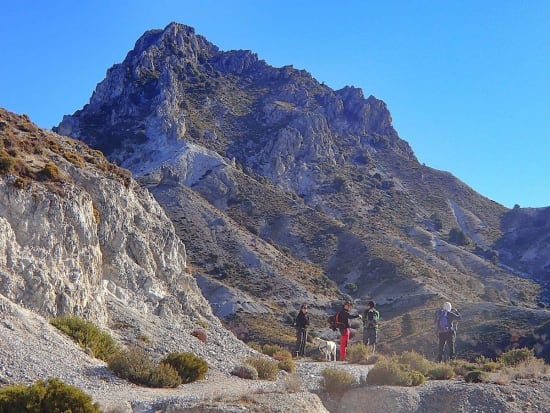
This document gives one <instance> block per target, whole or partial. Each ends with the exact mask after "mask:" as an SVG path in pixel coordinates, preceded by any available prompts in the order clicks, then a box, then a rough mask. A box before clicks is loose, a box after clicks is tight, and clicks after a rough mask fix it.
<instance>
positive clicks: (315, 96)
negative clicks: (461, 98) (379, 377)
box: [57, 23, 546, 337]
mask: <svg viewBox="0 0 550 413" xmlns="http://www.w3.org/2000/svg"><path fill="white" fill-rule="evenodd" d="M57 131H59V132H60V133H61V134H64V135H70V136H73V137H76V138H78V139H81V140H83V141H85V142H87V143H88V144H89V145H91V146H92V147H94V148H96V149H100V150H101V151H103V152H104V153H105V154H106V156H107V157H108V158H109V159H110V160H111V161H113V162H115V163H117V164H119V165H121V166H123V167H125V168H128V169H129V170H131V171H132V173H133V174H134V176H135V177H136V178H137V179H138V180H139V182H141V183H142V184H143V185H145V186H146V187H147V188H148V189H149V190H150V191H151V192H152V193H153V195H154V196H155V198H156V199H157V200H158V201H159V202H160V203H161V204H162V206H163V208H164V209H165V211H166V212H167V214H168V215H169V217H170V218H171V220H172V222H174V225H175V229H176V231H177V233H178V235H179V236H180V237H181V238H182V239H183V240H184V241H185V243H186V245H187V244H189V245H193V246H194V247H195V248H193V249H191V250H190V251H189V258H190V260H191V261H192V262H193V264H194V265H195V266H196V268H197V271H196V273H197V274H198V275H197V278H198V279H199V280H200V285H201V288H202V289H203V292H205V294H207V296H208V298H209V299H210V302H211V303H212V305H213V306H214V303H216V304H215V305H216V306H217V305H218V304H220V308H221V307H223V308H224V310H223V311H221V310H220V311H221V312H220V313H218V314H223V316H227V317H228V318H232V317H239V311H240V310H243V309H245V310H244V311H248V310H250V311H256V312H264V314H268V315H269V317H273V319H272V320H273V321H274V322H278V323H280V322H282V321H281V319H282V318H284V317H283V316H279V319H276V318H277V314H278V312H280V311H284V309H285V308H286V307H288V302H289V301H291V302H293V303H295V304H297V303H298V302H300V301H302V302H306V301H313V302H316V303H318V304H317V305H318V307H319V308H318V311H321V312H322V311H326V310H327V308H328V306H329V305H330V302H331V301H333V300H334V299H335V298H337V297H341V296H343V295H344V294H346V295H351V296H353V297H354V298H355V299H357V300H366V299H368V298H375V300H376V301H377V302H379V303H381V305H382V306H386V309H388V311H391V312H392V314H393V315H394V316H397V317H398V316H399V315H400V314H401V313H402V312H404V311H413V310H414V311H417V312H418V317H421V315H420V313H422V312H426V311H428V312H430V311H431V310H433V308H432V307H433V306H435V305H437V303H436V302H437V301H438V300H440V299H445V300H451V301H453V302H463V303H468V304H467V307H468V308H474V307H476V306H477V305H479V306H480V307H483V306H484V304H482V303H483V302H484V300H486V299H487V297H490V299H491V300H494V301H495V300H496V301H498V302H499V303H501V302H503V301H506V303H504V305H508V304H510V303H511V302H513V303H515V304H517V303H522V305H525V306H529V305H533V302H534V301H535V300H536V299H535V296H537V295H539V294H540V288H541V286H540V285H537V284H536V282H533V280H532V277H531V276H525V277H523V278H521V279H519V280H518V274H517V273H516V272H515V271H514V269H513V267H514V266H517V264H514V263H513V262H507V265H499V262H498V251H497V248H498V246H499V245H509V244H503V243H500V244H499V240H500V239H501V238H502V237H503V228H502V223H503V222H505V220H504V219H503V217H504V214H506V213H507V210H506V208H504V207H503V206H501V205H498V204H496V203H495V202H493V201H491V200H489V199H487V198H486V197H484V196H482V195H480V194H478V193H476V192H475V191H473V190H472V189H471V188H469V187H468V186H467V185H465V184H464V183H462V182H460V181H459V180H458V179H456V178H455V177H453V176H452V175H451V174H449V173H446V172H442V171H437V170H435V169H432V168H429V167H427V166H425V165H420V164H419V162H418V160H417V159H416V157H415V156H414V153H413V151H412V149H411V148H410V146H409V145H408V143H407V142H406V141H404V140H403V139H401V138H400V137H399V136H398V134H397V132H396V131H395V129H394V128H393V126H392V117H391V114H390V111H389V109H388V108H387V106H386V104H385V103H384V102H383V101H382V100H380V99H377V98H376V97H374V96H369V97H367V98H365V95H364V93H363V91H362V90H361V89H359V88H356V87H352V86H347V87H344V88H342V89H340V90H332V89H331V88H330V87H328V86H327V85H324V84H322V83H320V82H318V81H317V80H316V79H314V78H313V77H312V76H311V74H310V73H308V72H307V71H305V70H298V69H295V68H294V67H293V66H285V67H280V68H276V67H272V66H270V65H268V64H267V63H266V62H264V61H262V60H260V59H259V58H258V56H257V55H255V54H254V53H253V52H250V51H243V50H239V51H221V50H219V49H218V48H217V47H216V46H214V45H212V44H210V43H209V42H208V41H207V40H206V39H204V38H203V37H201V36H198V35H196V34H195V33H194V31H193V30H192V29H191V28H189V27H187V26H183V25H179V24H176V23H172V24H170V25H169V26H167V27H166V28H165V29H164V30H162V31H150V32H147V33H146V34H145V35H144V36H143V37H142V38H141V39H140V40H139V41H138V42H137V43H136V47H135V48H134V50H132V51H131V52H130V53H128V55H127V57H126V59H125V60H124V61H123V62H122V63H120V64H117V65H115V66H113V67H112V68H111V69H109V71H108V73H107V77H106V78H105V80H104V81H102V82H101V83H100V84H99V85H98V86H97V88H96V90H95V92H94V95H93V97H92V99H91V101H90V104H89V105H87V106H85V107H84V108H83V109H82V110H80V111H77V112H76V113H74V114H73V115H71V116H66V117H64V119H63V121H62V122H61V123H60V125H59V126H58V128H57ZM196 234H201V236H200V237H199V236H198V235H196ZM457 234H458V235H460V237H459V238H460V241H459V242H458V241H457V238H456V236H457ZM503 256H505V257H511V256H513V255H512V254H506V255H503ZM540 264H541V265H542V264H544V266H546V264H545V262H540ZM544 266H543V268H545V267H544ZM538 268H540V265H538ZM218 287H219V288H218ZM221 290H223V291H224V293H223V294H217V293H215V292H214V291H218V292H219V291H221ZM500 291H505V292H502V293H500ZM266 296H270V297H271V298H270V303H269V304H270V305H264V303H263V301H262V300H263V299H264V297H266ZM227 297H229V298H227ZM502 297H504V298H502ZM224 300H225V301H224ZM222 301H223V303H220V302H222ZM227 301H232V303H229V304H228V305H226V304H227ZM251 301H255V303H253V305H251V304H249V302H251ZM237 303H238V305H234V304H237ZM243 303H246V305H244V304H243ZM270 306H271V307H270ZM227 309H230V310H227ZM525 311H527V312H530V311H531V309H526V310H525ZM243 318H244V317H243ZM275 319H276V320H275ZM524 327H525V326H523V327H522V328H524ZM249 328H250V329H251V330H254V326H251V325H249ZM264 333H265V332H264ZM255 334H257V335H258V336H261V334H260V333H258V332H257V331H256V332H250V335H251V336H253V337H255Z"/></svg>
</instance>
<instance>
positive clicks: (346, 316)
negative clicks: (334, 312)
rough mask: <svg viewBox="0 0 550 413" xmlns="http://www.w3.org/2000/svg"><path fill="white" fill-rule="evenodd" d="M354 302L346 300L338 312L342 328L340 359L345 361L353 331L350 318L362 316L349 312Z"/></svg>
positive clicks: (339, 323)
mask: <svg viewBox="0 0 550 413" xmlns="http://www.w3.org/2000/svg"><path fill="white" fill-rule="evenodd" d="M351 307H352V303H351V302H350V301H346V302H345V303H344V306H343V307H342V309H341V310H340V312H339V313H338V327H339V329H340V335H341V336H340V360H341V361H343V360H345V359H346V349H347V347H348V342H349V336H350V333H351V330H350V324H349V320H352V319H354V318H361V314H355V315H351V314H350V313H349V312H350V310H351Z"/></svg>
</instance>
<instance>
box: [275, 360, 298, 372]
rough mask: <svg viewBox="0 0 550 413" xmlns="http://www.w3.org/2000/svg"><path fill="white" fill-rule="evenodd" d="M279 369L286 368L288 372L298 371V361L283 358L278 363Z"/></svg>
mask: <svg viewBox="0 0 550 413" xmlns="http://www.w3.org/2000/svg"><path fill="white" fill-rule="evenodd" d="M278 367H279V370H284V371H286V372H287V373H294V372H295V371H296V363H295V362H294V361H292V360H281V361H279V363H278Z"/></svg>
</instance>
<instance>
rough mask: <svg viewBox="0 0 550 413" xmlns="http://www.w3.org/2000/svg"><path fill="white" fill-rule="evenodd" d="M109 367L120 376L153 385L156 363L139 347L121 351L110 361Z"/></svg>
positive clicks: (137, 382)
mask: <svg viewBox="0 0 550 413" xmlns="http://www.w3.org/2000/svg"><path fill="white" fill-rule="evenodd" d="M108 364H109V368H110V369H111V370H112V371H113V373H115V374H116V375H117V376H118V377H120V378H122V379H126V380H129V381H131V382H132V383H135V384H140V385H145V386H149V385H151V380H150V379H151V375H152V373H153V370H154V368H155V365H154V363H153V361H152V360H151V358H150V357H149V356H148V355H147V353H145V351H143V350H142V349H140V348H138V347H130V348H129V349H128V350H124V351H120V352H119V353H118V354H116V355H115V356H113V357H111V358H110V359H109V361H108Z"/></svg>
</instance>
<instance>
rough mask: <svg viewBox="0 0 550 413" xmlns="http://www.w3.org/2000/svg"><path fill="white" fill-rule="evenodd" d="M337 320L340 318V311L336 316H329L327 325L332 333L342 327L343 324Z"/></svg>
mask: <svg viewBox="0 0 550 413" xmlns="http://www.w3.org/2000/svg"><path fill="white" fill-rule="evenodd" d="M339 318H340V311H338V312H337V313H336V314H333V315H331V316H329V318H328V323H329V325H330V329H331V330H332V331H336V330H338V329H339V328H340V327H341V326H342V325H343V323H341V322H340V320H339Z"/></svg>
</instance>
